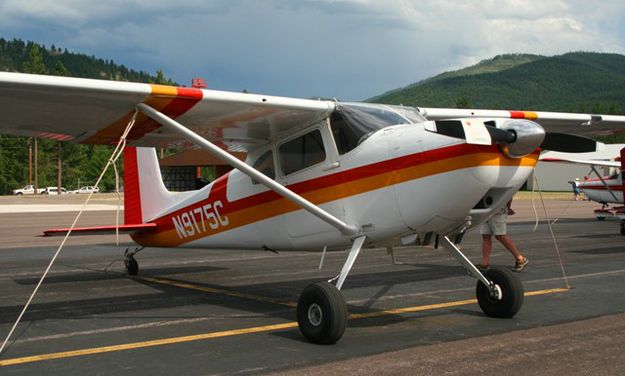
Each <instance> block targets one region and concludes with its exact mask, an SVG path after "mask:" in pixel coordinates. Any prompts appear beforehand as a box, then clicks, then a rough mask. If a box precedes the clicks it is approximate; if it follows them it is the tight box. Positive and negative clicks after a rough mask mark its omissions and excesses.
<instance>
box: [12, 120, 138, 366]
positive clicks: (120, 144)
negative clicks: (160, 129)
mask: <svg viewBox="0 0 625 376" xmlns="http://www.w3.org/2000/svg"><path fill="white" fill-rule="evenodd" d="M136 119H137V111H136V110H135V113H134V114H133V115H132V118H131V119H130V121H129V122H128V125H126V129H125V130H124V133H123V134H122V136H121V137H120V138H119V141H118V142H117V146H116V147H115V150H113V153H112V154H111V157H110V158H109V160H108V162H107V163H106V166H105V167H104V169H103V170H102V173H101V174H100V177H98V180H97V181H96V182H95V184H94V186H95V187H96V188H97V187H98V185H99V184H100V181H101V180H102V178H103V177H104V174H105V173H106V171H107V170H108V168H109V167H110V166H111V164H112V165H113V166H115V162H117V160H118V159H119V157H120V156H121V155H122V154H123V152H124V147H125V146H126V137H127V136H128V133H130V130H131V129H132V126H133V125H134V124H135V120H136ZM118 181H119V179H118V176H117V168H115V184H116V186H118ZM59 189H60V188H59ZM94 192H95V189H94V190H92V191H91V192H90V193H89V196H87V199H86V200H85V203H84V204H82V207H81V208H80V211H79V212H78V214H77V215H76V218H74V222H73V223H72V225H71V227H70V228H69V231H67V234H65V237H64V238H63V241H62V242H61V245H59V248H58V249H57V250H56V252H55V253H54V256H52V259H51V260H50V263H49V264H48V267H47V268H46V270H45V271H44V272H43V275H42V276H41V279H39V283H37V286H36V287H35V290H34V291H33V293H32V294H31V295H30V298H28V301H27V302H26V304H25V305H24V308H23V309H22V312H21V313H20V315H19V316H18V317H17V320H15V323H14V324H13V327H12V328H11V331H9V334H7V336H6V338H5V339H4V342H3V343H2V346H0V354H2V351H3V350H4V348H5V346H6V344H7V343H8V342H9V339H10V338H11V335H13V332H14V331H15V328H17V325H18V324H19V323H20V321H21V320H22V317H23V316H24V313H26V310H27V309H28V307H29V306H30V303H31V302H32V300H33V298H34V297H35V295H36V294H37V291H39V287H40V286H41V284H42V283H43V280H44V279H45V278H46V276H47V275H48V272H49V271H50V269H51V268H52V265H53V264H54V261H55V260H56V258H57V257H58V255H59V253H61V249H63V246H64V245H65V242H66V241H67V238H69V235H70V234H71V233H72V230H73V229H74V227H76V223H77V222H78V219H79V218H80V216H81V215H82V212H83V211H84V210H85V208H86V207H87V204H88V203H89V200H91V196H93V193H94ZM117 192H118V195H119V189H118V190H117ZM117 218H119V204H118V215H117ZM118 226H119V219H116V224H115V227H116V233H118V230H119V229H118V228H117V227H118Z"/></svg>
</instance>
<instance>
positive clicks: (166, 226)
mask: <svg viewBox="0 0 625 376" xmlns="http://www.w3.org/2000/svg"><path fill="white" fill-rule="evenodd" d="M474 153H501V151H500V149H499V147H497V146H484V145H471V144H461V145H454V146H449V147H445V148H441V149H435V150H429V151H426V152H422V153H416V154H411V155H407V156H403V157H399V158H394V159H390V160H385V161H381V162H377V163H373V164H370V165H366V166H362V167H357V168H353V169H351V170H347V171H342V172H337V173H334V174H330V175H326V176H322V177H319V178H315V179H311V180H306V181H303V182H300V183H295V184H291V185H289V186H288V188H289V189H290V190H292V191H293V192H295V193H297V194H299V195H303V194H306V193H307V192H310V191H315V190H318V189H322V188H327V187H332V186H338V185H341V184H344V183H347V182H351V181H354V180H358V179H363V178H368V177H372V176H376V175H382V174H386V173H388V172H390V171H397V170H401V169H404V168H407V167H412V166H417V165H420V164H423V163H430V162H435V161H442V160H445V159H450V158H455V157H460V156H463V155H469V154H474ZM228 177H229V174H227V175H224V176H222V177H220V178H219V179H217V180H216V181H215V182H214V183H213V187H212V188H211V191H210V193H209V196H208V197H207V198H206V199H204V200H200V201H197V202H195V203H193V204H191V205H189V206H186V207H184V208H181V209H178V210H176V211H175V212H172V213H170V214H167V215H165V216H163V217H160V218H157V219H155V220H152V221H151V222H155V223H157V224H158V230H159V232H161V231H166V230H170V229H173V228H174V225H173V222H172V220H171V218H172V216H177V215H180V214H182V213H184V212H188V211H189V210H190V209H192V208H196V207H198V206H201V205H205V204H210V203H213V202H215V201H217V200H220V201H221V202H222V203H223V205H224V207H223V209H222V210H221V211H220V213H221V214H223V215H227V214H229V213H232V212H236V211H238V210H241V209H246V208H250V207H254V206H256V205H260V204H266V203H269V202H272V201H276V200H279V199H281V198H282V197H281V196H279V195H278V194H277V193H275V192H273V191H266V192H262V193H258V194H255V195H252V196H249V197H245V198H241V199H239V200H236V201H228V200H227V195H226V191H227V185H228Z"/></svg>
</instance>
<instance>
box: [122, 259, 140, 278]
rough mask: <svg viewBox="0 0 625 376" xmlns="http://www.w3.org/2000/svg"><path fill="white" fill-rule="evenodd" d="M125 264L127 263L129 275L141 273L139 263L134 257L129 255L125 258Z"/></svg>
mask: <svg viewBox="0 0 625 376" xmlns="http://www.w3.org/2000/svg"><path fill="white" fill-rule="evenodd" d="M124 265H126V271H127V272H128V275H137V274H139V263H138V262H137V260H135V258H134V257H127V258H126V259H125V260H124Z"/></svg>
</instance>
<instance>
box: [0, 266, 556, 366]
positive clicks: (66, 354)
mask: <svg viewBox="0 0 625 376" xmlns="http://www.w3.org/2000/svg"><path fill="white" fill-rule="evenodd" d="M142 278H149V277H142ZM217 290H219V289H217ZM565 291H568V289H564V288H559V289H549V290H538V291H528V292H526V293H525V296H537V295H547V294H555V293H559V292H565ZM476 302H477V300H475V299H466V300H458V301H454V302H447V303H439V304H430V305H423V306H415V307H405V308H396V309H387V310H383V311H376V312H369V313H353V314H351V315H349V318H350V319H364V318H372V317H381V316H389V315H396V314H402V313H411V312H419V311H429V310H434V309H441V308H449V307H457V306H462V305H469V304H474V303H476ZM296 327H297V323H296V322H287V323H283V324H273V325H262V326H255V327H251V328H242V329H233V330H224V331H220V332H211V333H202V334H195V335H189V336H182V337H172V338H162V339H156V340H151V341H142V342H133V343H125V344H120V345H111V346H102V347H92V348H87V349H80V350H71V351H62V352H56V353H50V354H41V355H32V356H24V357H20V358H12V359H5V360H0V366H11V365H16V364H24V363H34V362H41V361H44V360H52V359H64V358H72V357H76V356H85V355H95V354H102V353H108V352H117V351H126V350H134V349H140V348H145V347H154V346H163V345H172V344H176V343H185V342H193V341H201V340H206V339H214V338H223V337H232V336H238V335H244V334H253V333H263V332H272V331H276V330H285V329H292V328H296Z"/></svg>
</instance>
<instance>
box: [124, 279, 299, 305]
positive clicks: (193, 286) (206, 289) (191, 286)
mask: <svg viewBox="0 0 625 376" xmlns="http://www.w3.org/2000/svg"><path fill="white" fill-rule="evenodd" d="M133 279H137V280H141V281H146V282H152V283H158V284H161V285H167V286H174V287H180V288H183V289H190V290H197V291H204V292H209V293H211V294H220V295H227V296H233V297H236V298H243V299H248V300H256V301H259V302H265V303H273V304H279V305H284V306H287V307H292V308H295V307H297V303H294V302H285V301H281V300H278V299H274V298H269V297H266V296H260V295H255V294H248V293H245V292H239V291H232V290H225V289H218V288H214V287H208V286H201V285H196V284H193V283H188V282H180V281H174V280H171V279H166V278H155V277H133Z"/></svg>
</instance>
